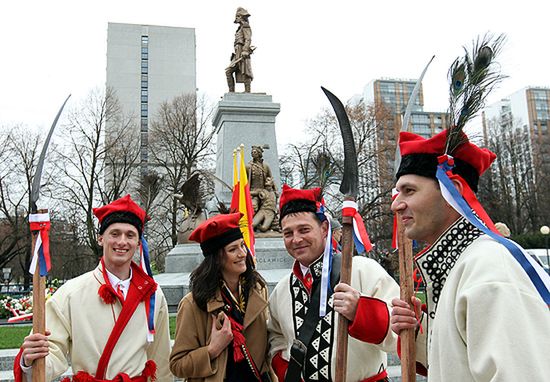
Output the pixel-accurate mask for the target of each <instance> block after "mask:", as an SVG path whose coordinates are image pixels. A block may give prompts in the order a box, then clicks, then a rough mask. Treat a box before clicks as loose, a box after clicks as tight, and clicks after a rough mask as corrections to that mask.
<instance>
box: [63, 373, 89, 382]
mask: <svg viewBox="0 0 550 382" xmlns="http://www.w3.org/2000/svg"><path fill="white" fill-rule="evenodd" d="M66 379H68V378H66ZM94 380H95V378H94V377H93V376H92V375H91V374H89V373H86V372H85V371H79V372H78V373H76V374H75V375H73V382H94ZM62 382H64V380H63V381H62Z"/></svg>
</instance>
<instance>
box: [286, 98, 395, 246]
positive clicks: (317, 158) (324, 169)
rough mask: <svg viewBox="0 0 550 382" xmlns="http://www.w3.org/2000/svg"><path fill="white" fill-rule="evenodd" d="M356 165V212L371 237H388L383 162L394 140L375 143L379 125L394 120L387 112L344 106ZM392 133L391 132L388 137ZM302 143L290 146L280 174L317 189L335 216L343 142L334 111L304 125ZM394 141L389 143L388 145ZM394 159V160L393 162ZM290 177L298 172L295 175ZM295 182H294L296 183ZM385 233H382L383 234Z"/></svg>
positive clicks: (386, 174)
mask: <svg viewBox="0 0 550 382" xmlns="http://www.w3.org/2000/svg"><path fill="white" fill-rule="evenodd" d="M346 112H347V114H348V116H349V119H350V124H351V127H352V131H353V135H354V141H355V148H356V152H357V160H358V167H359V174H360V179H359V183H360V184H359V190H360V194H359V196H358V200H359V205H360V213H361V215H362V216H363V218H364V220H365V222H366V224H367V229H368V230H369V233H370V234H371V236H372V237H373V238H374V239H377V238H383V239H388V238H389V237H391V212H390V209H389V205H390V191H391V184H392V182H391V181H385V179H391V177H392V175H390V172H391V170H389V169H387V167H388V166H387V165H385V164H387V162H388V158H389V157H390V156H393V153H394V152H395V136H393V137H390V136H389V137H386V138H385V139H380V137H379V136H378V135H379V132H380V131H381V126H383V124H385V123H388V121H389V120H390V119H392V118H393V116H392V115H391V113H390V112H389V111H388V110H385V109H383V108H378V109H376V110H375V108H374V107H373V106H371V105H368V106H365V105H364V103H359V104H348V105H347V106H346ZM392 135H394V134H392ZM307 136H309V137H311V138H310V139H309V140H307V141H305V142H303V143H297V144H291V145H289V146H288V147H287V153H286V155H285V156H284V160H283V161H282V168H283V171H282V172H283V173H284V174H286V175H285V176H286V177H287V179H289V180H292V181H293V183H294V184H293V185H294V186H296V185H299V186H300V187H302V188H310V187H322V188H323V190H324V192H323V193H324V195H325V200H326V201H327V203H328V209H329V211H332V212H333V215H339V209H340V207H341V204H342V200H343V195H341V194H340V192H339V190H338V186H339V185H340V182H341V179H342V175H343V158H344V155H343V143H342V138H341V133H340V130H339V126H338V124H337V121H336V117H335V115H334V112H333V111H332V110H329V109H324V110H323V111H322V112H321V113H320V114H319V115H318V116H317V117H316V118H314V119H312V120H311V121H309V123H308V126H307ZM392 143H393V145H392ZM392 159H393V158H392ZM294 174H297V175H296V176H294ZM296 178H298V179H296ZM386 230H387V231H388V232H385V231H386Z"/></svg>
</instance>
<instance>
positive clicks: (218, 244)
mask: <svg viewBox="0 0 550 382" xmlns="http://www.w3.org/2000/svg"><path fill="white" fill-rule="evenodd" d="M242 216H243V214H242V213H240V212H236V213H232V214H220V215H216V216H214V217H212V218H210V219H208V220H206V221H204V222H202V223H201V225H199V226H198V227H197V228H195V230H194V231H193V232H191V235H189V240H192V241H195V242H197V243H199V244H200V245H201V249H202V253H203V255H204V256H208V255H213V254H216V253H217V252H218V250H219V249H221V248H223V247H225V246H226V245H227V244H229V243H231V242H233V241H235V240H237V239H242V238H243V234H242V232H241V229H240V228H239V221H240V219H241V217H242Z"/></svg>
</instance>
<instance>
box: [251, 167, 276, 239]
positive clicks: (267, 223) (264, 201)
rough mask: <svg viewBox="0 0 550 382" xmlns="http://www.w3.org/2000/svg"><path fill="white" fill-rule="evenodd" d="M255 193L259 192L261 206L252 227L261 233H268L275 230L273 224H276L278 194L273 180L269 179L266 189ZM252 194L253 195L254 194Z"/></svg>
mask: <svg viewBox="0 0 550 382" xmlns="http://www.w3.org/2000/svg"><path fill="white" fill-rule="evenodd" d="M255 192H257V196H258V198H259V200H260V202H261V204H260V207H259V209H258V212H256V213H255V214H254V219H253V221H252V227H254V230H255V231H256V230H258V229H259V230H260V231H261V232H266V231H268V230H270V229H273V227H272V226H273V223H276V221H275V216H276V215H277V192H276V190H275V184H274V183H273V179H271V178H270V177H267V179H266V182H265V187H264V189H262V190H259V191H255ZM250 194H251V195H252V192H251V193H250Z"/></svg>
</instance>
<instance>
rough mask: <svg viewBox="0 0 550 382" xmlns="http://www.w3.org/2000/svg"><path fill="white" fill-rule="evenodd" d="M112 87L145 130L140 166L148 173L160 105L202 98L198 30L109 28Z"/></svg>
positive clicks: (108, 73) (116, 25)
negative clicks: (199, 95) (187, 96)
mask: <svg viewBox="0 0 550 382" xmlns="http://www.w3.org/2000/svg"><path fill="white" fill-rule="evenodd" d="M106 85H107V87H108V88H111V89H113V90H114V91H115V94H116V97H117V98H118V101H119V103H120V105H121V106H122V109H123V112H124V113H125V114H127V115H131V116H132V117H133V118H135V122H136V123H135V124H134V125H135V126H136V128H139V129H140V167H141V174H146V173H147V169H148V165H149V164H150V163H149V155H148V154H149V151H148V141H149V139H148V138H149V137H148V134H149V127H150V123H151V121H152V119H153V118H154V117H155V115H156V113H157V111H158V109H159V106H160V104H161V103H163V102H165V101H170V100H171V99H173V98H174V97H176V96H179V95H182V94H189V93H191V94H195V93H196V87H197V85H196V41H195V29H194V28H180V27H167V26H156V25H135V24H120V23H109V25H108V33H107V82H106ZM108 130H109V126H108V125H107V134H109V131H108Z"/></svg>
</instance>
